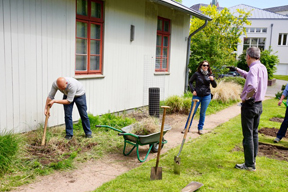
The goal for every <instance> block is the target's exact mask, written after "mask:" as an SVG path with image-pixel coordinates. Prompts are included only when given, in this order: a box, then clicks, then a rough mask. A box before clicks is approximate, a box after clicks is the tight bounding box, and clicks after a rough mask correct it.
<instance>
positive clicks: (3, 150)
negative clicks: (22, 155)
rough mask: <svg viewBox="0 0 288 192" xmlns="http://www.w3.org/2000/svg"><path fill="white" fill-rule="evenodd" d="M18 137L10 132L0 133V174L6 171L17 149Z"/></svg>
mask: <svg viewBox="0 0 288 192" xmlns="http://www.w3.org/2000/svg"><path fill="white" fill-rule="evenodd" d="M19 143H20V138H19V137H17V136H16V135H14V134H12V133H4V134H3V135H0V175H3V174H4V173H5V172H7V171H8V169H9V167H10V165H11V163H12V160H13V157H14V156H15V155H16V153H17V152H18V150H19Z"/></svg>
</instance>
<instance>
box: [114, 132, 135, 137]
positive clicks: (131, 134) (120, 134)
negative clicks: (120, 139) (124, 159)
mask: <svg viewBox="0 0 288 192" xmlns="http://www.w3.org/2000/svg"><path fill="white" fill-rule="evenodd" d="M118 135H119V136H122V135H130V136H133V137H138V135H135V134H133V133H124V132H122V133H118Z"/></svg>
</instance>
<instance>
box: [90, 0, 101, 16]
mask: <svg viewBox="0 0 288 192" xmlns="http://www.w3.org/2000/svg"><path fill="white" fill-rule="evenodd" d="M91 17H96V18H101V4H99V3H96V2H93V1H92V2H91Z"/></svg>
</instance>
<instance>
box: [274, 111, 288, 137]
mask: <svg viewBox="0 0 288 192" xmlns="http://www.w3.org/2000/svg"><path fill="white" fill-rule="evenodd" d="M287 127H288V107H287V108H286V112H285V117H284V120H283V122H282V124H281V127H280V130H279V131H278V133H277V137H278V138H279V139H282V137H284V136H285V134H286V131H287Z"/></svg>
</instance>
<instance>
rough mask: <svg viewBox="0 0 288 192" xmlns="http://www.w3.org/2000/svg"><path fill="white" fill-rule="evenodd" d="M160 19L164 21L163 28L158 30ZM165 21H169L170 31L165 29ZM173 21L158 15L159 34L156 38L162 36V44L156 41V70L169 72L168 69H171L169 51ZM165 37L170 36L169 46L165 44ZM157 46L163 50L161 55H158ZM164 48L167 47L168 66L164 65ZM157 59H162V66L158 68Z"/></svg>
mask: <svg viewBox="0 0 288 192" xmlns="http://www.w3.org/2000/svg"><path fill="white" fill-rule="evenodd" d="M159 20H161V21H162V26H161V30H158V22H159ZM164 21H166V22H167V21H168V23H169V27H168V31H165V30H164V24H165V22H164ZM170 31H171V22H170V19H166V18H163V17H158V18H157V36H156V39H157V37H158V36H161V45H157V43H156V63H155V71H156V72H168V69H169V55H170V54H169V52H170V36H171V32H170ZM164 37H167V38H168V44H167V46H164ZM157 48H161V52H160V55H157ZM164 48H167V58H166V68H165V67H163V64H164V63H163V62H164V58H165V56H164V54H163V50H164ZM157 60H158V61H160V62H159V64H160V67H159V68H156V64H157Z"/></svg>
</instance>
